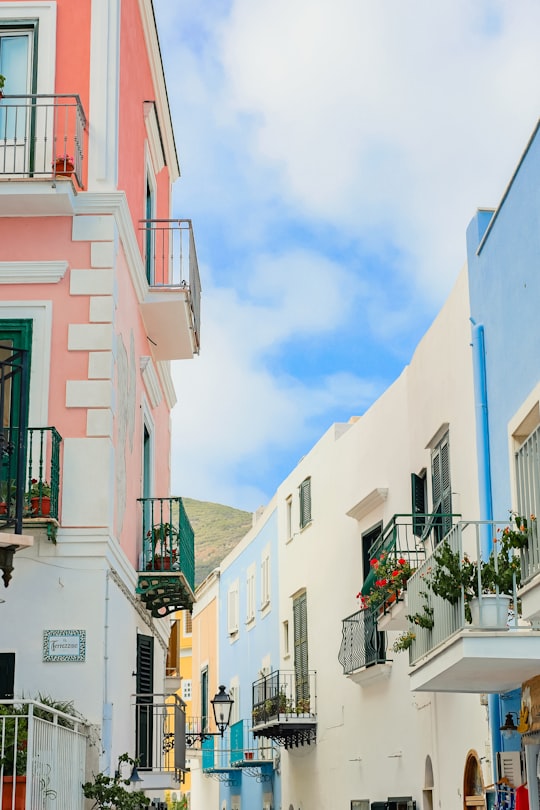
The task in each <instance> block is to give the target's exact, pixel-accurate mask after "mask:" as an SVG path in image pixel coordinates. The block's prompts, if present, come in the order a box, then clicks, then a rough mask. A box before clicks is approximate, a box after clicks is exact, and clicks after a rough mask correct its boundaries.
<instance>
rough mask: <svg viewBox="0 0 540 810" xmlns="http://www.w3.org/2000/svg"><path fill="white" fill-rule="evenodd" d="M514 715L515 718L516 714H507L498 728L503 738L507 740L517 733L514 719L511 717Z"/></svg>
mask: <svg viewBox="0 0 540 810" xmlns="http://www.w3.org/2000/svg"><path fill="white" fill-rule="evenodd" d="M514 714H515V715H516V717H517V712H507V714H506V719H505V721H504V725H502V726H500V728H499V731H502V735H503V737H504V738H505V739H507V740H509V739H510V738H511V737H513V736H514V734H516V733H517V731H518V727H517V726H516V724H515V722H514V718H513V717H512V715H514Z"/></svg>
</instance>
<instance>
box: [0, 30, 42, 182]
mask: <svg viewBox="0 0 540 810" xmlns="http://www.w3.org/2000/svg"><path fill="white" fill-rule="evenodd" d="M35 35H36V28H35V26H34V25H33V24H32V23H29V24H28V25H25V26H15V25H14V26H6V25H2V26H0V73H1V74H2V75H3V76H5V77H6V79H7V84H6V88H7V92H8V93H9V95H21V96H27V95H29V94H30V93H31V92H32V61H33V51H34V48H35V39H36V36H35ZM26 130H27V115H26V107H25V106H24V105H23V104H22V99H20V100H19V102H18V106H14V105H11V106H9V105H8V106H3V107H2V109H0V140H1V141H2V142H4V143H6V142H8V141H11V142H13V144H15V143H17V144H20V145H21V147H22V146H23V144H24V142H25V141H27V139H28V133H27V131H26ZM13 144H12V145H11V149H12V150H13V151H15V150H16V149H17V147H16V146H15V145H13ZM10 158H11V159H10V165H9V167H8V168H10V169H11V168H12V166H13V158H14V155H13V156H12V155H10Z"/></svg>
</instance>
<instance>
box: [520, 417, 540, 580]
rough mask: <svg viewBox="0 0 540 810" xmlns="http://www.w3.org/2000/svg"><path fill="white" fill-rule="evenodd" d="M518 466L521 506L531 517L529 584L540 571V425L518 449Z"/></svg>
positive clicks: (525, 564) (525, 561)
mask: <svg viewBox="0 0 540 810" xmlns="http://www.w3.org/2000/svg"><path fill="white" fill-rule="evenodd" d="M515 465H516V467H515V468H516V490H517V504H518V506H517V509H518V512H519V514H520V515H523V516H524V517H525V519H526V520H527V533H528V535H529V537H528V543H527V546H526V547H525V548H524V549H523V551H522V555H521V580H522V582H523V583H526V582H528V581H529V580H531V579H532V578H533V577H534V576H536V574H538V573H540V537H539V536H538V517H539V516H540V427H537V428H536V430H533V432H532V433H531V434H530V435H529V436H528V437H527V439H526V440H525V441H524V442H523V444H522V445H521V446H520V448H519V449H518V450H517V452H516V454H515ZM531 517H532V519H531Z"/></svg>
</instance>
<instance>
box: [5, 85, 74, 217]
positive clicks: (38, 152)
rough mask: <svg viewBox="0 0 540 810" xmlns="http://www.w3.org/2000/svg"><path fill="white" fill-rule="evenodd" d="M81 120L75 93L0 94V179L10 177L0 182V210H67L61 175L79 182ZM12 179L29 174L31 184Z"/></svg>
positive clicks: (68, 192) (67, 189)
mask: <svg viewBox="0 0 540 810" xmlns="http://www.w3.org/2000/svg"><path fill="white" fill-rule="evenodd" d="M86 126H87V122H86V115H85V113H84V110H83V107H82V104H81V101H80V99H79V96H78V95H65V94H60V95H43V94H40V95H36V94H33V95H28V96H12V95H5V96H4V97H3V98H2V100H1V101H0V181H2V180H8V181H11V182H9V183H5V184H2V183H1V182H0V215H8V214H9V215H11V216H39V215H40V214H43V213H46V212H48V213H51V212H52V213H56V214H71V213H73V208H72V201H71V198H72V196H73V194H74V188H73V185H72V183H68V182H66V181H67V180H72V181H73V183H74V184H75V186H76V187H77V188H79V189H82V188H83V179H84V178H83V175H84V146H85V140H84V139H85V131H86ZM14 180H32V181H33V182H34V185H33V186H32V187H30V186H28V184H26V185H25V184H24V183H14V182H13V181H14ZM40 180H42V181H43V180H46V181H48V182H47V183H46V184H44V183H39V182H37V181H40ZM51 181H52V183H51Z"/></svg>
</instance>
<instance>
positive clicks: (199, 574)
mask: <svg viewBox="0 0 540 810" xmlns="http://www.w3.org/2000/svg"><path fill="white" fill-rule="evenodd" d="M182 500H183V502H184V507H185V509H186V512H187V515H188V517H189V520H190V522H191V525H192V526H193V531H194V532H195V584H196V585H200V583H201V582H202V581H203V580H204V579H205V577H207V576H208V574H209V573H210V571H212V570H213V569H214V568H216V567H217V566H218V565H219V563H220V562H221V561H222V560H223V559H224V558H225V557H226V556H227V554H228V553H229V551H230V550H231V549H232V548H234V547H235V545H236V544H237V543H238V542H239V541H240V540H241V539H242V537H243V536H244V535H245V534H246V533H247V532H248V531H249V530H250V529H251V526H252V515H251V512H244V511H242V510H241V509H233V507H232V506H223V505H222V504H219V503H210V502H209V501H195V500H192V499H191V498H182Z"/></svg>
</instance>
